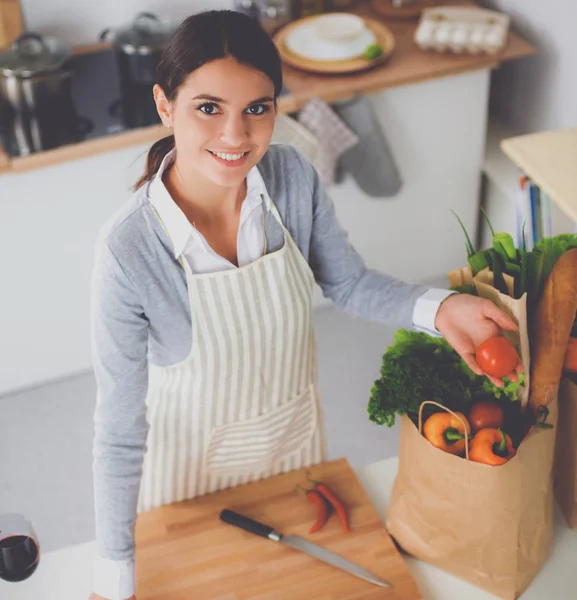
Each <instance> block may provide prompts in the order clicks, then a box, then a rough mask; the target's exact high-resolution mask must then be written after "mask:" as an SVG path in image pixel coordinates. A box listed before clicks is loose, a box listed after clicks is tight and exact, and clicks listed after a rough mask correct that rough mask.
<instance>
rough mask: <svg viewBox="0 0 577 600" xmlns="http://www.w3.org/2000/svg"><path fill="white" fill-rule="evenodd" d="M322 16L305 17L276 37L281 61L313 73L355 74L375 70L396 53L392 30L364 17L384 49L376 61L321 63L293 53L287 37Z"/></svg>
mask: <svg viewBox="0 0 577 600" xmlns="http://www.w3.org/2000/svg"><path fill="white" fill-rule="evenodd" d="M319 16H322V15H313V16H311V17H305V18H304V19H298V20H297V21H294V22H293V23H289V24H288V25H286V26H285V27H283V28H282V29H281V30H280V31H279V32H277V34H276V35H275V36H274V38H273V39H274V42H275V44H276V46H277V48H278V51H279V54H280V56H281V59H282V60H283V62H284V63H286V64H287V65H290V66H291V67H295V68H296V69H301V70H303V71H310V72H312V73H324V74H332V75H337V74H340V73H355V72H357V71H366V70H368V69H373V68H375V67H377V66H379V65H382V64H383V63H384V62H385V61H386V60H387V59H388V58H389V57H390V56H391V54H392V53H393V52H394V50H395V36H394V35H393V33H392V32H391V30H390V29H389V28H388V27H387V26H386V25H384V24H383V23H381V22H380V21H377V20H376V19H371V18H370V17H366V16H364V15H359V16H362V17H363V19H364V21H365V24H366V26H367V28H368V29H370V30H371V31H372V32H373V33H374V34H375V37H376V38H377V42H376V43H378V44H380V45H381V46H382V47H383V50H384V52H383V54H382V55H381V56H379V57H378V58H376V59H374V60H367V59H366V58H364V57H360V58H351V59H348V60H331V61H320V60H310V59H308V58H302V57H300V56H297V55H296V54H294V53H293V52H291V51H290V50H289V49H288V47H287V45H286V43H285V40H286V37H287V35H288V34H289V33H290V32H291V31H292V30H293V29H295V28H296V27H300V26H301V25H302V24H303V23H304V22H306V21H311V20H314V19H318V18H319Z"/></svg>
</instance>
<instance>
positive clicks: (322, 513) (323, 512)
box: [296, 485, 331, 533]
mask: <svg viewBox="0 0 577 600" xmlns="http://www.w3.org/2000/svg"><path fill="white" fill-rule="evenodd" d="M296 487H297V488H298V489H300V490H302V491H303V492H304V493H305V495H306V497H307V500H308V501H309V502H311V503H312V504H314V505H316V507H317V520H316V523H315V524H314V525H313V526H312V527H311V528H310V529H309V533H315V532H317V531H318V530H319V529H321V528H322V527H323V525H324V524H325V523H326V522H327V520H328V518H329V516H330V514H331V510H330V506H329V505H328V504H327V502H326V500H325V499H324V498H323V496H322V495H321V494H319V492H317V491H316V490H315V489H312V490H307V489H304V488H302V487H301V486H300V485H297V486H296Z"/></svg>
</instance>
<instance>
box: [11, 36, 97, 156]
mask: <svg viewBox="0 0 577 600" xmlns="http://www.w3.org/2000/svg"><path fill="white" fill-rule="evenodd" d="M69 58H70V51H69V49H68V47H67V46H66V45H65V44H63V43H62V42H60V41H59V40H57V39H56V38H50V37H42V36H40V35H38V34H35V33H25V34H23V35H21V36H20V37H19V38H18V39H16V40H15V42H14V43H13V44H12V47H11V48H10V49H8V50H6V51H4V52H2V53H0V121H1V123H0V126H1V131H2V139H3V142H4V145H6V146H7V150H8V153H9V154H11V155H16V156H27V155H28V154H31V153H33V152H38V151H40V150H46V149H48V148H53V147H55V146H58V145H61V144H62V143H66V142H71V141H78V140H79V139H80V138H82V137H83V134H85V133H86V130H87V129H89V127H90V125H89V123H87V122H86V120H83V119H79V118H78V117H77V115H76V111H75V110H74V106H73V103H72V98H71V94H70V79H71V77H72V71H71V70H70V69H69V68H67V61H68V59H69Z"/></svg>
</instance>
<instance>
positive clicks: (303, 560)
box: [136, 459, 422, 600]
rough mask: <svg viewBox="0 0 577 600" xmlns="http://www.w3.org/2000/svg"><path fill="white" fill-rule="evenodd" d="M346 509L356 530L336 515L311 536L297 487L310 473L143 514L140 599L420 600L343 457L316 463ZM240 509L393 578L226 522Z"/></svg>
mask: <svg viewBox="0 0 577 600" xmlns="http://www.w3.org/2000/svg"><path fill="white" fill-rule="evenodd" d="M310 472H311V475H312V477H313V479H317V480H323V481H325V482H326V483H327V484H328V485H329V486H330V487H332V488H333V489H334V490H335V492H336V493H337V494H339V495H340V496H341V498H342V499H343V500H344V501H345V503H346V505H347V506H348V508H349V513H350V524H351V529H352V532H351V533H348V534H347V533H344V532H343V530H342V528H341V525H340V522H339V520H338V518H337V515H336V514H333V515H332V516H331V518H330V519H329V521H328V522H327V524H326V525H325V527H324V528H323V529H321V530H320V531H318V532H316V533H314V534H312V535H310V534H309V533H308V531H309V529H310V527H311V525H312V523H314V521H315V518H316V508H315V506H314V505H312V504H310V503H309V502H308V501H307V500H306V498H305V496H304V494H303V493H302V492H301V493H297V492H295V491H294V488H295V486H296V485H297V484H300V485H306V483H307V482H306V469H303V470H301V471H293V472H291V473H286V474H283V475H278V476H275V477H271V478H269V479H265V480H262V481H258V482H254V483H249V484H247V485H243V486H239V487H237V488H232V489H229V490H225V491H222V492H218V493H216V494H211V495H207V496H203V497H200V498H196V499H194V500H190V501H186V502H181V503H178V504H172V505H169V506H164V507H162V508H159V509H155V510H152V511H149V512H146V513H141V514H140V515H139V517H138V520H137V524H136V565H137V566H136V571H137V598H138V600H153V599H154V600H160V599H162V600H333V599H334V600H336V599H339V600H345V599H346V600H373V599H374V600H379V599H383V600H385V599H388V600H422V596H421V594H420V592H419V590H418V588H417V585H416V584H415V582H414V581H413V579H412V578H411V575H410V573H409V571H408V569H407V566H406V565H405V562H404V561H403V559H402V558H401V555H400V554H399V552H398V550H397V549H396V547H395V545H394V544H393V542H392V540H391V538H390V537H389V535H388V534H387V532H386V531H385V529H384V527H383V525H382V523H381V520H380V518H379V516H378V514H377V512H376V510H375V509H374V507H373V506H372V504H371V502H370V500H369V498H368V496H367V494H366V493H365V491H364V490H363V488H362V487H361V485H360V483H359V482H358V480H357V478H356V475H355V473H354V471H353V470H352V469H351V467H350V466H349V464H348V462H347V461H346V459H340V460H336V461H331V462H326V463H322V464H320V465H316V466H314V467H311V469H310ZM223 508H229V509H231V510H235V511H236V512H239V513H241V514H244V515H246V516H248V517H251V518H253V519H256V520H257V521H260V522H262V523H264V524H266V525H270V526H271V527H273V528H274V529H276V530H277V531H280V532H282V533H286V534H289V533H293V534H297V535H300V536H302V537H304V538H307V539H310V540H311V541H313V542H315V543H317V544H319V545H321V546H324V547H326V548H328V549H330V550H332V551H334V552H337V553H338V554H340V555H342V556H344V557H345V558H348V559H349V560H352V561H354V562H356V563H358V564H360V565H362V566H363V567H365V568H367V569H369V570H370V571H372V572H373V573H375V574H376V575H378V576H380V577H382V578H383V579H385V580H386V581H388V582H390V583H391V584H392V585H393V586H394V589H384V588H380V587H378V586H376V585H373V584H371V583H367V582H365V581H363V580H362V579H359V578H358V577H355V576H353V575H350V574H348V573H345V572H342V571H340V570H339V569H336V568H335V567H331V566H330V565H326V564H324V563H323V562H321V561H318V560H316V559H314V558H312V557H309V556H307V555H306V554H304V553H302V552H298V551H296V550H293V549H291V548H288V547H285V546H283V545H282V544H280V543H277V542H273V541H270V540H267V539H265V538H262V537H259V536H256V535H253V534H251V533H248V532H245V531H243V530H241V529H238V528H237V527H233V526H231V525H227V524H226V523H223V522H222V521H220V519H219V514H220V511H221V510H222V509H223Z"/></svg>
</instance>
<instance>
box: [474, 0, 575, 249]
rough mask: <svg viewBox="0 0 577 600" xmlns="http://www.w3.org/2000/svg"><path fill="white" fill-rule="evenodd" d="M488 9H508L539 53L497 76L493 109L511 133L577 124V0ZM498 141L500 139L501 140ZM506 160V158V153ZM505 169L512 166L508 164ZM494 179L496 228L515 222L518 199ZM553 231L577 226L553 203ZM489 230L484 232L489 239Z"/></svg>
mask: <svg viewBox="0 0 577 600" xmlns="http://www.w3.org/2000/svg"><path fill="white" fill-rule="evenodd" d="M484 4H485V5H486V6H487V8H494V9H496V10H502V11H504V12H507V13H508V14H510V15H511V17H512V22H513V25H514V27H515V29H516V30H517V31H518V32H519V33H520V34H521V35H522V36H523V37H524V38H525V39H527V40H528V41H529V42H530V43H532V44H533V45H534V46H536V48H537V54H536V55H535V56H531V57H528V58H525V59H523V60H518V61H512V62H510V63H505V64H503V65H502V66H501V67H500V68H499V69H497V70H496V71H495V72H494V73H493V76H492V81H491V98H490V105H491V108H490V114H491V118H492V119H495V120H496V121H498V122H499V123H500V124H501V125H502V126H504V130H508V135H521V134H525V133H533V132H537V131H544V130H548V129H558V128H564V127H575V126H576V125H577V77H576V65H577V35H576V34H575V30H576V25H577V2H575V1H574V0H556V1H555V2H544V1H543V0H523V2H518V1H517V0H486V1H485V2H484ZM497 143H498V142H497ZM498 152H499V153H500V151H499V150H498ZM501 160H504V161H507V160H508V159H506V158H505V157H504V155H502V154H501ZM505 170H507V167H506V166H505ZM499 183H502V182H499V181H497V180H493V181H492V182H491V184H490V185H489V187H488V190H487V194H486V206H487V209H488V213H489V216H490V218H491V220H492V222H493V224H494V226H495V227H500V228H501V230H511V228H514V227H515V220H514V219H515V217H514V198H513V195H512V194H511V193H510V191H509V190H508V189H504V188H508V185H507V184H506V183H505V185H504V187H503V186H501V187H499ZM551 212H552V223H553V233H554V234H558V233H563V232H568V231H573V230H574V228H575V223H573V222H572V221H571V219H569V217H567V216H566V215H565V214H564V213H563V212H562V211H561V210H560V209H559V208H558V207H557V206H556V205H553V206H552V211H551ZM488 240H489V235H488V233H487V232H485V236H484V241H485V243H487V241H488Z"/></svg>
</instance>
